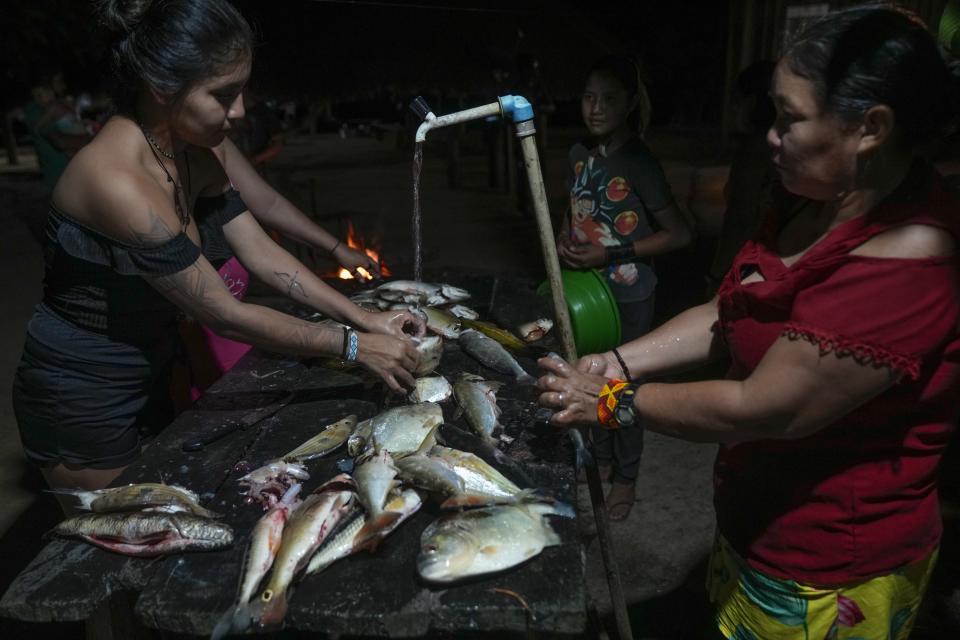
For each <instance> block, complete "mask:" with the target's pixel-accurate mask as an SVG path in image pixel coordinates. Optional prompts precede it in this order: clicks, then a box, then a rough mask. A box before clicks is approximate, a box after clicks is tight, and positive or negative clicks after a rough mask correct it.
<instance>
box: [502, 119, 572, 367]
mask: <svg viewBox="0 0 960 640" xmlns="http://www.w3.org/2000/svg"><path fill="white" fill-rule="evenodd" d="M535 131H536V130H535V129H534V127H533V121H527V122H519V123H517V136H518V137H519V138H520V147H521V150H522V151H523V164H524V166H525V167H526V169H527V181H528V182H529V183H530V197H531V198H532V200H533V212H534V215H535V217H536V219H537V230H538V231H539V233H540V248H541V249H542V250H543V263H544V266H545V267H546V268H547V281H548V282H549V283H550V293H551V295H552V297H553V312H554V315H555V316H556V318H557V325H558V327H559V329H560V344H561V345H562V347H563V356H564V358H566V359H567V362H571V363H572V362H573V361H574V360H576V359H577V347H576V344H575V343H574V341H573V326H572V325H571V324H570V311H569V310H568V309H567V298H566V296H565V295H564V293H563V278H562V277H561V272H560V259H559V258H558V257H557V244H556V236H555V235H554V233H553V223H552V222H551V221H550V207H549V205H548V204H547V191H546V189H544V186H543V173H542V172H541V171H540V156H539V154H538V153H537V141H536V140H535V139H534V137H533V134H534V132H535Z"/></svg>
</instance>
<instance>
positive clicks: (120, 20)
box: [97, 0, 153, 34]
mask: <svg viewBox="0 0 960 640" xmlns="http://www.w3.org/2000/svg"><path fill="white" fill-rule="evenodd" d="M151 4H153V0H100V1H99V2H98V3H97V14H98V16H99V20H100V24H101V25H103V27H104V28H105V29H107V30H108V31H111V32H114V33H120V34H123V33H130V32H131V31H133V29H134V28H135V27H136V26H137V25H138V24H139V23H140V20H142V19H143V16H144V14H145V13H146V12H147V10H148V9H150V5H151Z"/></svg>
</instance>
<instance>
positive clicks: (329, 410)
mask: <svg viewBox="0 0 960 640" xmlns="http://www.w3.org/2000/svg"><path fill="white" fill-rule="evenodd" d="M522 362H523V363H524V365H525V366H526V368H527V369H528V370H529V371H531V372H535V371H536V369H535V365H534V364H533V362H532V361H530V360H525V361H522ZM321 364H322V363H318V362H312V363H311V362H306V363H304V362H299V361H296V360H292V359H286V358H283V357H280V356H276V355H271V354H265V353H262V352H257V351H254V352H251V353H250V354H248V355H247V356H246V357H245V358H244V359H243V360H242V361H241V362H240V363H239V364H238V365H237V367H235V368H234V369H233V370H232V371H231V372H229V373H228V374H227V375H226V376H224V377H223V378H222V379H221V380H220V381H218V382H217V383H216V384H215V385H214V386H213V387H211V389H210V390H209V391H208V392H207V394H205V395H204V397H203V398H202V399H201V400H200V401H199V402H198V403H197V405H196V406H195V407H194V408H193V409H192V410H189V411H187V412H185V413H183V414H181V415H180V416H179V417H178V418H177V419H176V420H175V421H174V422H173V423H172V424H170V425H169V427H167V428H166V429H165V430H164V431H163V432H162V433H161V434H160V435H159V436H158V437H157V438H156V439H155V440H154V441H153V442H152V443H151V444H150V445H149V446H148V447H147V449H146V450H145V451H144V453H143V455H142V456H141V457H140V459H139V460H138V461H137V462H136V463H134V464H132V465H131V466H130V467H129V468H128V469H127V470H126V471H125V472H124V474H123V475H122V476H120V478H119V479H118V480H117V484H125V483H131V482H157V481H160V480H163V481H165V482H168V483H172V484H178V485H183V486H186V487H189V488H190V489H192V490H194V491H196V492H197V493H198V494H199V495H200V496H201V499H202V501H203V503H204V505H205V506H207V507H208V508H210V509H213V510H215V511H218V512H221V513H223V514H224V517H225V520H226V521H227V522H228V523H230V524H231V525H232V526H233V527H234V531H235V534H236V541H235V543H234V546H233V547H232V548H231V549H228V550H225V551H219V552H208V553H190V554H181V555H174V556H169V557H166V558H161V559H154V560H148V559H139V558H130V557H126V556H122V555H118V554H114V553H111V552H108V551H104V550H102V549H99V548H96V547H93V546H91V545H89V544H86V543H83V542H79V541H74V540H63V539H55V540H52V541H51V542H49V543H48V544H47V545H46V547H45V548H44V549H43V550H42V551H41V552H40V553H39V554H38V556H37V557H36V558H35V559H34V560H33V561H32V562H31V563H30V565H29V566H28V567H27V568H26V569H25V570H24V571H23V572H21V573H20V575H19V576H17V578H16V579H15V581H14V582H13V583H12V584H11V586H10V587H9V589H8V590H7V592H6V594H4V596H3V598H2V599H0V615H4V616H8V617H13V618H17V619H20V620H26V621H40V622H44V621H75V620H86V619H88V618H89V617H90V616H91V615H92V614H93V613H94V611H95V610H97V609H98V607H101V608H102V606H103V604H104V603H105V602H107V601H109V600H111V599H114V600H115V601H116V599H117V598H126V599H127V601H132V602H133V603H134V604H133V613H134V615H135V616H136V619H137V620H138V621H139V623H141V624H143V625H145V626H147V627H151V628H155V629H160V630H165V631H170V632H176V633H183V634H198V635H206V634H209V633H210V631H211V629H212V627H213V625H214V624H215V622H216V620H217V618H218V617H219V616H220V614H221V613H222V612H223V611H224V610H226V609H227V607H228V606H230V605H231V604H232V602H233V599H234V596H235V594H236V589H237V584H238V581H239V577H240V570H241V561H242V557H243V553H244V550H245V548H246V544H247V540H248V536H249V532H250V529H251V528H252V527H253V524H254V523H255V522H256V521H257V519H258V518H259V517H260V515H261V514H262V511H261V510H260V508H259V507H257V506H255V505H245V504H243V501H242V497H241V496H240V495H239V489H238V485H237V478H238V477H239V476H240V475H242V473H241V472H240V471H239V470H237V469H236V468H235V467H237V465H238V463H240V462H246V463H248V464H249V465H250V466H252V467H256V466H259V465H260V464H263V463H264V462H266V461H268V460H271V459H274V458H276V457H277V456H279V455H282V454H283V453H284V452H286V451H289V450H290V449H291V448H293V447H294V446H296V445H297V444H299V443H300V442H302V441H303V440H305V439H306V438H308V437H310V436H312V435H313V434H314V433H316V431H317V430H319V429H320V428H322V427H323V426H324V425H327V424H329V423H332V422H334V421H336V420H338V419H340V418H342V417H343V416H345V415H347V414H350V413H356V414H358V416H359V417H360V418H361V419H363V418H366V417H369V416H371V415H374V414H375V413H377V412H378V411H379V410H380V409H381V407H382V406H383V404H384V401H385V398H384V395H383V392H382V388H383V387H382V386H380V385H375V384H371V381H370V380H369V378H368V377H367V376H365V375H364V373H363V372H357V371H356V370H353V371H352V372H349V371H344V370H338V369H337V368H326V367H324V366H321ZM460 371H469V372H473V373H480V374H483V375H485V376H486V377H488V378H494V379H496V378H499V379H501V380H505V381H506V380H507V379H506V378H505V377H503V376H499V374H496V373H494V372H492V371H490V370H489V369H486V368H484V367H483V366H482V365H480V364H479V363H477V362H475V361H474V360H472V359H471V358H469V357H468V356H466V354H463V353H461V352H460V349H459V346H458V345H457V344H456V343H449V342H448V344H447V345H446V348H445V353H444V357H443V360H442V362H441V365H440V372H441V373H443V374H445V375H447V376H448V377H449V378H451V379H452V378H453V377H454V375H455V374H456V373H457V372H460ZM291 390H292V391H295V394H294V396H293V397H292V399H290V402H289V404H287V405H286V406H284V407H283V408H282V409H280V411H278V412H277V413H275V414H274V415H272V416H271V417H269V418H266V419H264V420H263V421H261V422H260V423H258V424H256V425H254V426H252V427H250V428H248V429H245V430H241V431H238V432H236V433H234V434H232V435H230V436H227V437H226V438H224V439H222V440H219V441H218V442H216V443H213V444H211V445H209V446H208V447H207V448H205V449H204V450H203V451H200V452H196V453H185V452H183V451H182V450H181V445H182V443H183V442H184V441H188V440H196V439H199V438H202V437H203V436H204V435H209V434H210V433H211V432H212V431H214V430H216V429H219V428H222V427H223V426H224V425H225V424H229V423H231V421H236V420H239V418H240V417H242V416H244V415H246V414H248V413H249V412H250V411H251V410H253V409H256V408H258V407H265V406H268V405H270V404H271V403H275V402H277V401H278V400H279V399H281V398H283V397H284V396H287V395H288V394H289V392H290V391H291ZM498 397H499V399H500V406H501V407H502V408H503V410H504V413H503V416H502V418H501V421H502V423H503V424H504V426H505V427H506V432H507V433H508V434H509V435H511V436H513V437H514V438H515V440H514V441H513V442H512V443H511V444H509V445H504V446H503V449H504V450H505V451H506V453H507V454H508V455H509V456H510V458H511V460H513V463H511V464H510V465H506V466H504V465H500V468H501V471H503V472H504V473H505V475H507V476H508V477H511V478H512V479H514V480H515V481H517V482H518V484H521V486H525V485H529V483H533V484H535V485H536V486H539V487H542V488H545V489H547V490H549V491H551V492H553V493H554V494H555V495H556V496H557V497H559V498H560V499H563V500H565V501H568V502H571V503H572V502H573V501H574V493H575V481H574V477H573V470H572V468H571V465H570V460H571V457H570V455H571V454H570V451H569V447H568V445H567V444H566V442H565V440H564V436H563V434H562V433H561V432H558V431H556V430H554V429H552V428H550V427H548V426H544V425H537V424H536V421H535V419H534V413H535V401H534V399H535V397H536V391H535V390H534V389H532V388H530V387H526V388H523V387H517V386H516V385H514V384H512V383H509V384H507V385H506V386H505V387H504V388H503V389H502V390H501V392H500V394H499V396H498ZM448 404H449V403H448ZM444 412H445V416H446V419H447V424H445V425H444V427H442V429H443V431H442V432H441V435H442V434H443V433H444V432H446V433H447V434H448V436H450V435H453V436H456V439H458V440H459V439H461V438H463V432H461V431H459V430H456V429H455V427H453V426H451V425H457V424H459V425H460V426H462V427H464V428H465V423H464V422H463V421H462V418H460V419H459V420H454V419H453V413H454V407H453V406H445V408H444ZM470 437H471V436H467V439H468V440H469V438H470ZM451 444H452V446H458V443H453V442H452V443H451ZM343 456H346V453H345V452H340V453H338V454H333V455H332V456H329V457H328V458H324V459H320V460H316V461H312V462H310V463H309V464H308V466H309V468H310V472H311V475H312V477H311V480H310V481H308V482H307V483H306V484H305V487H304V494H306V493H307V492H309V491H310V490H312V489H313V488H314V487H315V486H317V485H318V484H320V483H321V482H323V481H324V480H326V479H327V478H329V477H331V476H332V475H334V474H335V473H336V472H337V468H336V464H337V459H338V458H341V457H343ZM438 515H439V510H438V509H437V507H436V505H435V504H432V503H429V502H428V503H426V504H425V505H424V507H423V509H421V511H420V512H419V513H417V514H416V515H415V516H414V517H413V518H411V519H410V521H408V522H406V523H404V524H403V525H402V526H401V527H400V528H399V529H398V530H397V531H396V532H394V533H393V534H392V535H391V536H390V537H389V538H388V539H387V540H386V541H385V543H384V544H383V545H382V546H381V548H380V549H379V550H378V551H377V552H376V553H375V554H362V555H358V556H353V557H350V558H347V559H345V560H342V561H340V562H338V563H336V564H334V565H333V566H331V567H329V568H328V569H327V570H326V571H324V572H322V573H320V574H316V575H313V576H309V577H307V578H305V579H303V580H302V581H301V582H299V583H298V584H296V587H295V591H294V593H293V595H292V597H291V599H290V609H289V613H288V615H287V618H286V626H287V628H293V629H297V630H302V631H315V632H324V633H328V634H333V635H336V634H349V635H351V636H373V637H420V636H425V635H437V634H443V633H445V632H451V633H454V634H458V633H459V632H465V631H472V632H477V631H480V632H487V631H489V632H501V633H502V632H504V631H512V632H526V633H530V632H537V633H538V634H543V635H551V636H552V635H560V636H564V635H570V636H580V635H582V633H583V631H584V629H585V627H586V602H585V590H584V566H583V562H584V560H583V553H582V548H581V545H580V544H579V542H578V538H577V532H576V530H577V527H576V522H575V521H573V520H564V519H559V518H553V519H552V522H553V524H554V527H555V529H557V531H558V532H559V534H560V536H561V539H562V540H563V541H564V542H563V544H562V545H560V546H557V547H551V548H548V549H545V550H544V551H543V553H542V554H540V555H539V556H538V557H536V558H534V559H533V560H531V561H530V562H528V563H526V564H524V565H522V566H520V567H518V568H515V569H514V570H511V571H508V572H504V573H503V574H500V575H496V576H492V577H488V578H485V579H479V580H473V581H470V582H467V583H464V584H462V585H458V586H453V587H449V588H437V587H431V586H428V585H426V584H424V583H423V582H421V581H420V580H419V578H418V576H417V573H416V557H417V554H418V551H419V540H420V534H421V532H422V531H423V529H424V528H425V527H426V526H427V525H428V524H430V522H432V521H433V520H434V519H435V518H436V517H437V516H438ZM498 588H499V589H507V590H509V591H512V592H514V593H515V594H517V595H519V596H520V597H522V598H523V599H524V600H525V601H526V603H528V604H529V607H530V611H527V610H526V609H525V608H524V607H523V606H522V605H521V603H520V601H519V600H518V599H517V598H515V597H513V596H510V595H509V594H505V593H503V592H500V591H495V590H494V589H498Z"/></svg>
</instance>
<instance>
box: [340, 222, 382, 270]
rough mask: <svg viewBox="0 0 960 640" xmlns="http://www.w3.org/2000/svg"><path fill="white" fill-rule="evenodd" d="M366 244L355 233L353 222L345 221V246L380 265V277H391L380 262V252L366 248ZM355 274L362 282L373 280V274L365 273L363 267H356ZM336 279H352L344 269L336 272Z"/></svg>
mask: <svg viewBox="0 0 960 640" xmlns="http://www.w3.org/2000/svg"><path fill="white" fill-rule="evenodd" d="M366 244H367V243H366V242H365V241H364V239H363V237H361V236H360V234H359V233H358V232H357V229H356V227H354V226H353V222H352V221H350V220H347V246H348V247H350V248H351V249H356V250H357V251H362V252H364V253H365V254H367V255H368V256H370V258H371V259H372V260H373V261H374V262H376V263H377V264H378V265H380V275H383V276H389V275H391V274H390V269H388V268H387V265H386V264H384V263H383V261H382V260H380V252H379V251H377V250H376V249H374V248H372V247H368V246H366ZM357 273H359V274H360V275H361V277H362V278H363V279H364V280H373V274H372V273H370V272H369V271H367V270H366V269H364V268H363V267H357ZM337 277H338V278H340V279H341V280H353V279H354V276H353V274H352V273H350V272H349V271H347V270H346V269H344V268H341V269H340V271H338V272H337Z"/></svg>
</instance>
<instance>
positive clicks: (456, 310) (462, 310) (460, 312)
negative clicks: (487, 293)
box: [447, 304, 480, 320]
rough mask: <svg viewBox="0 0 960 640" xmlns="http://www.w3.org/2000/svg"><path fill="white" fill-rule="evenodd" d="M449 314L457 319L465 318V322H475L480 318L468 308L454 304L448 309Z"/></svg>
mask: <svg viewBox="0 0 960 640" xmlns="http://www.w3.org/2000/svg"><path fill="white" fill-rule="evenodd" d="M447 311H449V312H450V313H451V314H453V315H455V316H456V317H458V318H466V319H467V320H476V319H477V318H479V317H480V314H479V313H477V312H476V311H474V310H473V309H471V308H470V307H465V306H463V305H462V304H455V305H453V306H452V307H450V308H448V309H447Z"/></svg>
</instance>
